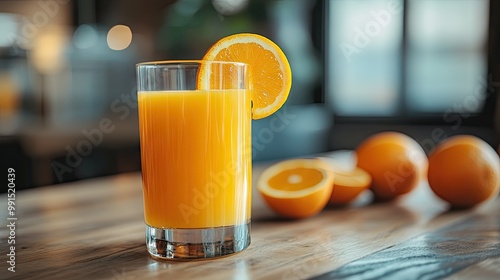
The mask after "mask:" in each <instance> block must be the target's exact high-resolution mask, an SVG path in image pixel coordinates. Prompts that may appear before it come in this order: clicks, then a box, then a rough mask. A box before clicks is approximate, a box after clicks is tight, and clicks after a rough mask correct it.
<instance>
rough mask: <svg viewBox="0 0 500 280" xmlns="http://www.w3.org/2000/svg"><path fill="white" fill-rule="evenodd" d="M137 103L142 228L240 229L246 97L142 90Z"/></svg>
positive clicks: (246, 168) (245, 198) (244, 203)
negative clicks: (143, 222)
mask: <svg viewBox="0 0 500 280" xmlns="http://www.w3.org/2000/svg"><path fill="white" fill-rule="evenodd" d="M138 104H139V122H140V137H141V156H142V178H143V192H144V215H145V221H146V224H147V225H149V226H152V227H156V228H206V227H220V226H231V225H239V224H246V223H248V222H249V221H250V207H251V185H252V184H251V177H252V176H251V156H252V154H251V150H250V147H251V135H250V125H251V115H250V112H251V108H250V106H251V105H250V92H249V91H248V90H192V91H148V92H139V93H138Z"/></svg>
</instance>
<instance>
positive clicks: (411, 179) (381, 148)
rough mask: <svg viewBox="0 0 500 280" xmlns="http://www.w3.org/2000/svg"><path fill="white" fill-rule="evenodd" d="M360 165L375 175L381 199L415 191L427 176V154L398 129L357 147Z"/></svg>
mask: <svg viewBox="0 0 500 280" xmlns="http://www.w3.org/2000/svg"><path fill="white" fill-rule="evenodd" d="M356 155H357V158H358V164H357V165H358V166H359V167H361V168H363V169H364V170H366V171H367V172H368V173H369V174H370V175H371V176H372V183H371V190H372V191H373V193H374V195H375V197H376V198H378V199H393V198H395V197H397V196H399V195H402V194H406V193H408V192H410V191H411V190H413V189H414V188H415V187H416V186H417V185H418V183H419V182H420V180H421V179H422V178H425V172H426V169H427V156H426V155H425V152H424V150H423V149H422V147H421V146H420V145H419V144H418V143H417V142H416V141H415V140H413V139H412V138H410V137H409V136H407V135H405V134H402V133H399V132H382V133H378V134H375V135H373V136H371V137H370V138H368V139H366V140H365V141H364V142H363V143H361V145H360V146H359V147H358V148H357V149H356Z"/></svg>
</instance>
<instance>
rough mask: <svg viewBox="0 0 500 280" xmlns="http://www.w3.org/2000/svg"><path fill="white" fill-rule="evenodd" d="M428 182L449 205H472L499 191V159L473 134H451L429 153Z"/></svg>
mask: <svg viewBox="0 0 500 280" xmlns="http://www.w3.org/2000/svg"><path fill="white" fill-rule="evenodd" d="M428 179H429V185H430V187H431V189H432V191H433V192H434V193H435V194H436V195H437V196H439V197H440V198H441V199H443V200H445V201H447V202H448V203H450V204H451V205H452V206H455V207H458V208H467V207H472V206H475V205H477V204H479V203H481V202H483V201H486V200H487V199H489V198H490V197H492V196H494V195H496V194H498V191H499V189H500V159H499V157H498V155H497V153H496V152H495V150H494V149H493V148H492V147H491V146H490V145H488V144H487V143H486V142H484V141H483V140H481V139H479V138H477V137H475V136H472V135H459V136H454V137H451V138H449V139H447V140H445V141H444V142H442V143H441V144H439V145H438V146H437V147H436V149H435V150H434V151H433V152H432V153H431V154H430V155H429V170H428Z"/></svg>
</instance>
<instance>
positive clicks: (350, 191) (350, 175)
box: [330, 167, 372, 204]
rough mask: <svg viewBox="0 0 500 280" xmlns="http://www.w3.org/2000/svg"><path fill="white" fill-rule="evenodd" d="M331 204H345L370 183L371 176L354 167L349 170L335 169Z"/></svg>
mask: <svg viewBox="0 0 500 280" xmlns="http://www.w3.org/2000/svg"><path fill="white" fill-rule="evenodd" d="M334 172H335V182H334V184H333V192H332V197H331V198H330V202H331V203H332V204H347V203H349V202H352V201H353V200H354V199H356V198H357V197H358V196H359V195H360V194H361V193H362V192H363V191H364V190H366V189H368V188H369V187H370V185H371V183H372V177H371V176H370V174H369V173H368V172H366V171H365V170H363V169H361V168H359V167H356V168H354V169H353V170H349V171H337V170H335V171H334Z"/></svg>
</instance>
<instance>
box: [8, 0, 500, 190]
mask: <svg viewBox="0 0 500 280" xmlns="http://www.w3.org/2000/svg"><path fill="white" fill-rule="evenodd" d="M499 16H500V3H499V2H498V1H496V2H495V1H488V0H419V1H410V0H356V1H348V0H316V1H314V0H269V1H267V0H210V1H209V0H177V1H175V0H144V1H133V0H121V1H118V0H108V1H104V0H36V1H31V0H11V1H9V0H1V1H0V168H1V170H2V171H1V174H4V172H6V170H7V168H9V167H12V168H15V169H16V173H17V176H16V184H17V188H18V189H23V188H31V187H36V186H43V185H48V184H57V183H62V182H69V181H74V180H79V179H85V178H91V177H98V176H105V175H110V174H117V173H122V172H130V171H139V170H140V149H139V135H138V122H137V101H136V99H137V97H136V88H135V64H136V63H138V62H143V61H150V60H167V59H200V58H202V57H203V55H204V53H205V51H206V50H207V49H208V48H209V47H210V46H211V45H212V44H213V43H215V42H216V41H217V40H218V39H220V38H222V37H224V36H227V35H230V34H233V33H239V32H252V33H259V34H261V35H264V36H267V37H269V38H270V39H271V40H273V41H274V42H276V43H277V44H278V45H280V46H281V48H282V49H283V51H284V52H285V53H286V55H287V57H288V58H289V61H290V64H291V67H292V73H293V86H292V92H291V93H290V97H289V100H288V101H287V102H286V104H285V106H284V107H283V108H282V109H281V110H280V111H279V112H278V113H276V114H275V115H273V116H271V117H269V118H267V119H264V120H259V121H254V122H253V132H252V143H253V159H254V161H255V162H259V161H264V160H273V159H280V158H286V157H293V156H300V155H310V154H313V153H320V152H325V151H331V150H340V149H353V148H355V147H356V146H357V145H358V144H359V143H360V142H361V141H362V140H364V139H365V138H366V137H368V136H369V135H371V134H373V133H376V132H379V131H384V130H395V131H400V132H403V133H406V134H408V135H410V136H412V137H413V138H415V139H416V140H417V141H418V142H419V143H420V144H421V145H422V146H423V147H424V150H426V152H429V151H430V150H432V148H433V147H434V146H435V145H436V144H437V142H439V141H440V139H441V140H442V139H443V138H445V137H449V136H451V135H455V134H461V133H470V134H474V135H477V136H479V137H481V138H483V139H484V140H485V141H487V142H488V143H490V144H491V145H492V146H493V147H495V148H496V147H498V145H499V133H500V128H499V127H500V101H499V98H498V96H499V94H498V92H499V91H500V56H499V54H498V52H499V51H500V38H499V35H500V19H499ZM5 177H6V175H5ZM2 192H5V189H4V188H2Z"/></svg>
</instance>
